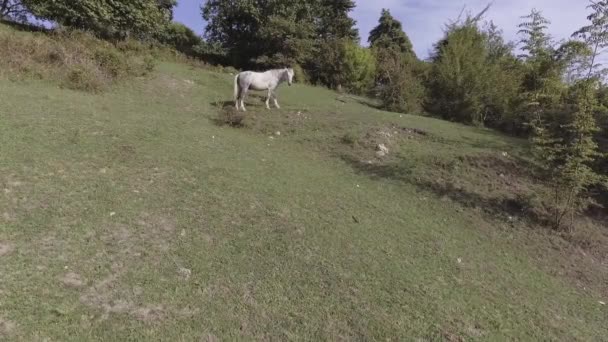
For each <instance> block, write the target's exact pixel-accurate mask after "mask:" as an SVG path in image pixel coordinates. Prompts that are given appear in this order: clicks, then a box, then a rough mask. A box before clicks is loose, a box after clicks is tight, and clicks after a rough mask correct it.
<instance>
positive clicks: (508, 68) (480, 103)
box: [426, 15, 520, 126]
mask: <svg viewBox="0 0 608 342" xmlns="http://www.w3.org/2000/svg"><path fill="white" fill-rule="evenodd" d="M480 18H481V15H478V16H476V17H471V16H469V17H467V18H466V19H465V20H464V21H461V22H457V23H454V24H452V25H450V26H449V27H448V29H447V31H446V34H445V37H444V38H443V39H442V40H441V41H440V42H439V43H438V44H437V45H436V47H435V52H434V54H433V56H432V60H433V66H432V70H431V74H430V77H429V81H428V87H429V93H430V97H429V101H428V102H427V104H426V107H427V109H428V111H429V112H431V113H432V114H434V115H436V116H440V117H443V118H446V119H449V120H454V121H459V122H464V123H469V124H476V125H493V126H498V125H501V124H503V122H505V121H508V117H507V116H508V115H509V114H510V113H511V111H512V109H513V107H514V106H515V104H516V102H517V101H516V100H517V96H518V91H519V86H520V72H519V69H520V67H519V64H518V63H517V61H515V59H514V58H513V57H512V54H511V50H512V46H511V45H509V44H506V43H504V41H503V40H502V37H501V33H500V31H498V30H497V29H496V27H495V26H494V25H493V24H490V25H489V26H488V28H486V30H485V31H482V30H481V29H480V28H479V26H478V20H479V19H480Z"/></svg>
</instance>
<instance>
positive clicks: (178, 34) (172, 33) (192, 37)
mask: <svg viewBox="0 0 608 342" xmlns="http://www.w3.org/2000/svg"><path fill="white" fill-rule="evenodd" d="M158 40H159V42H161V43H163V44H165V45H167V46H171V47H173V48H174V49H176V50H177V51H179V52H181V53H183V54H185V55H188V56H196V55H197V51H198V50H197V49H199V48H200V46H201V45H202V44H203V39H202V38H201V37H199V36H198V35H197V34H196V33H195V32H194V31H193V30H192V29H190V28H189V27H187V26H186V25H183V24H180V23H175V22H173V23H171V24H169V25H168V27H167V29H166V30H164V31H163V32H162V33H161V34H160V35H159V36H158Z"/></svg>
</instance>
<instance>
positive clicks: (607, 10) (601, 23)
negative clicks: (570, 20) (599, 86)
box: [572, 0, 608, 78]
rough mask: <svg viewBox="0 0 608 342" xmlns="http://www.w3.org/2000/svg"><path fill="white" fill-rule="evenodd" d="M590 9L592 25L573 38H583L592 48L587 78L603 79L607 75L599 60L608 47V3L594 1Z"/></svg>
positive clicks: (585, 27) (579, 31)
mask: <svg viewBox="0 0 608 342" xmlns="http://www.w3.org/2000/svg"><path fill="white" fill-rule="evenodd" d="M588 8H589V9H591V10H593V13H591V14H590V15H589V16H588V17H587V19H588V20H589V21H590V24H589V25H587V26H584V27H582V28H581V29H580V30H578V31H576V32H575V33H574V34H573V35H572V36H573V37H578V38H581V39H582V40H583V41H584V42H585V43H586V44H587V45H588V46H589V47H590V48H591V53H590V54H589V56H588V62H587V68H588V72H587V75H586V76H587V77H586V78H591V77H598V78H601V77H602V76H603V75H604V74H605V69H604V70H602V69H600V68H601V66H602V65H601V64H599V63H598V62H597V60H598V57H599V56H600V55H601V54H602V53H603V51H604V49H606V48H607V47H608V1H605V0H604V1H597V2H594V1H592V2H591V5H589V6H588Z"/></svg>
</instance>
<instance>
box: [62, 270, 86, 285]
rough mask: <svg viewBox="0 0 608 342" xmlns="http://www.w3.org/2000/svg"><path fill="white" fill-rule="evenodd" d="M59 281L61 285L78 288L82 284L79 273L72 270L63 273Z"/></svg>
mask: <svg viewBox="0 0 608 342" xmlns="http://www.w3.org/2000/svg"><path fill="white" fill-rule="evenodd" d="M61 282H62V283H63V285H65V286H67V287H72V288H79V287H82V286H83V285H84V281H83V280H82V278H81V277H80V275H78V274H76V273H74V272H70V273H68V274H66V275H64V276H63V278H61Z"/></svg>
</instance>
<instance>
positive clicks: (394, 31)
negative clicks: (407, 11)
mask: <svg viewBox="0 0 608 342" xmlns="http://www.w3.org/2000/svg"><path fill="white" fill-rule="evenodd" d="M369 44H370V46H371V47H372V48H374V49H396V50H397V51H399V52H400V53H403V54H406V55H410V56H414V57H415V56H416V53H415V52H414V47H413V46H412V42H411V41H410V38H409V37H408V36H407V34H406V33H405V32H404V31H403V27H402V25H401V22H399V21H398V20H396V19H395V18H394V17H393V16H392V15H391V13H390V11H389V10H388V9H383V10H382V14H381V16H380V20H379V22H378V26H376V27H375V28H374V29H373V30H372V31H371V32H370V34H369Z"/></svg>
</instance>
